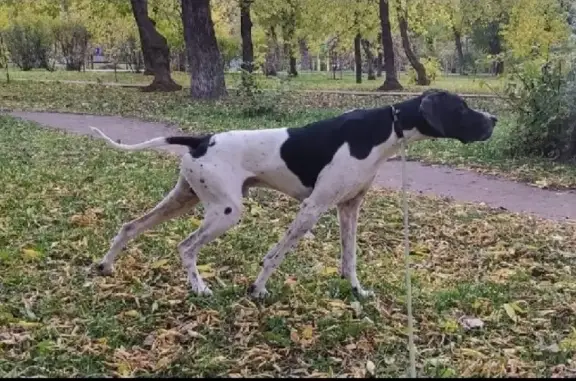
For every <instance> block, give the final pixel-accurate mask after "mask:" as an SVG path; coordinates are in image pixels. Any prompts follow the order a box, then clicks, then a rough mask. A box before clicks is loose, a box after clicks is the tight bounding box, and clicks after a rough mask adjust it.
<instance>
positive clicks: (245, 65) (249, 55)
mask: <svg viewBox="0 0 576 381" xmlns="http://www.w3.org/2000/svg"><path fill="white" fill-rule="evenodd" d="M251 3H252V0H240V35H241V36H242V69H243V70H246V71H247V72H248V73H252V71H253V70H254V46H253V45H252V19H251V17H250V5H251Z"/></svg>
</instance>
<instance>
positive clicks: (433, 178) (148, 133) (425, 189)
mask: <svg viewBox="0 0 576 381" xmlns="http://www.w3.org/2000/svg"><path fill="white" fill-rule="evenodd" d="M10 114H11V115H13V116H16V117H19V118H22V119H26V120H30V121H34V122H37V123H39V124H41V125H43V126H45V127H50V128H55V129H60V130H64V131H67V132H70V133H76V134H82V135H92V136H94V134H93V133H92V131H91V130H90V129H89V126H95V127H98V128H100V129H101V130H102V131H104V132H105V133H106V134H108V135H109V136H111V137H112V138H114V139H120V140H121V141H122V143H137V142H141V141H143V140H147V139H150V138H154V137H158V136H164V135H170V134H176V133H180V134H181V133H182V132H179V130H178V129H177V128H175V127H169V126H167V125H165V124H160V123H151V122H143V121H139V120H136V119H128V118H123V117H118V116H94V115H79V114H61V113H48V112H11V113H10ZM160 149H161V150H164V151H169V152H172V153H177V154H179V153H183V152H186V149H185V148H183V147H178V146H172V147H165V148H160ZM407 170H408V177H409V179H410V180H409V184H410V189H411V191H413V192H416V193H421V194H432V195H438V196H446V197H451V198H453V199H454V200H456V201H463V202H474V203H481V202H483V203H485V204H486V205H488V206H490V207H494V208H504V209H507V210H509V211H511V212H516V213H528V214H533V215H536V216H540V217H544V218H549V219H555V220H566V219H572V220H576V192H573V191H564V192H557V191H550V190H543V189H539V188H535V187H531V186H528V185H525V184H521V183H518V182H514V181H509V180H503V179H497V178H494V177H487V176H483V175H480V174H477V173H473V172H469V171H465V170H459V169H452V168H448V167H442V166H426V165H422V164H420V163H418V162H409V163H407ZM375 186H379V187H385V188H392V189H400V187H401V172H400V162H399V161H390V162H387V163H386V164H384V165H383V166H382V169H381V170H380V172H379V174H378V176H377V178H376V181H375Z"/></svg>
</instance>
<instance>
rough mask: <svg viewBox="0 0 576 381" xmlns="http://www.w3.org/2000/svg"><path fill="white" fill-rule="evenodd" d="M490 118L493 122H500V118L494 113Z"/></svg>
mask: <svg viewBox="0 0 576 381" xmlns="http://www.w3.org/2000/svg"><path fill="white" fill-rule="evenodd" d="M490 120H491V121H492V123H494V124H496V123H497V122H498V118H497V117H496V116H494V115H490Z"/></svg>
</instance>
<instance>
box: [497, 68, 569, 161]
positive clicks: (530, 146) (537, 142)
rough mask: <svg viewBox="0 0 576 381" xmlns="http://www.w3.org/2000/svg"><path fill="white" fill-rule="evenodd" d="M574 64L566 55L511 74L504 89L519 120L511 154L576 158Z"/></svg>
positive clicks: (511, 143) (511, 141)
mask: <svg viewBox="0 0 576 381" xmlns="http://www.w3.org/2000/svg"><path fill="white" fill-rule="evenodd" d="M573 58H574V57H573ZM575 63H576V61H574V60H572V65H570V60H566V59H565V58H563V59H558V60H553V61H548V62H546V63H545V64H544V65H541V66H537V65H534V64H526V65H524V66H523V67H522V68H521V70H519V71H518V72H516V73H514V74H513V75H512V81H510V82H509V83H508V85H507V86H506V90H505V91H506V94H507V96H508V98H509V99H510V101H511V103H512V104H513V105H514V108H513V110H514V113H515V116H516V120H517V123H516V127H515V129H514V130H513V131H512V134H511V136H510V142H509V150H510V151H511V152H510V153H511V154H512V155H529V156H541V157H548V158H551V159H554V160H560V161H567V160H573V159H575V158H576V106H575V105H576V67H575V65H574V64H575Z"/></svg>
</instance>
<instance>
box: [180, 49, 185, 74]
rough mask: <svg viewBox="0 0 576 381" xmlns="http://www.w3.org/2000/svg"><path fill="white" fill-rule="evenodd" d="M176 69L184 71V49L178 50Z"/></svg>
mask: <svg viewBox="0 0 576 381" xmlns="http://www.w3.org/2000/svg"><path fill="white" fill-rule="evenodd" d="M178 71H186V50H180V51H179V52H178Z"/></svg>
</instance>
